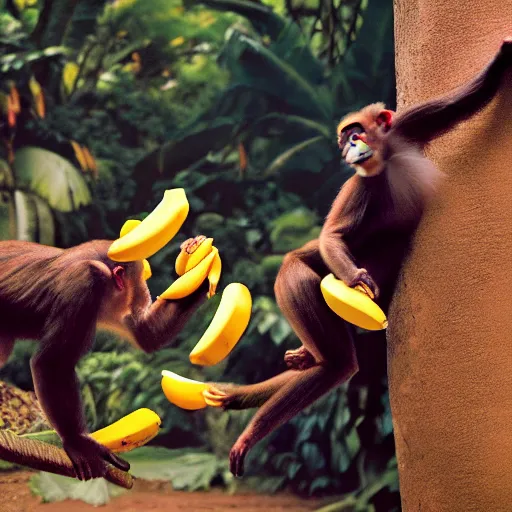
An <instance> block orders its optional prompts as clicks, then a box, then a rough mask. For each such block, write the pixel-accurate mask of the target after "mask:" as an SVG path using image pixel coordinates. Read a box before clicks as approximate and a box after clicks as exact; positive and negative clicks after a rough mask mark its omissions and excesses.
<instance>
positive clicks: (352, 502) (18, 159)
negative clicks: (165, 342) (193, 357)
mask: <svg viewBox="0 0 512 512" xmlns="http://www.w3.org/2000/svg"><path fill="white" fill-rule="evenodd" d="M0 7H1V11H0V13H1V14H0V112H1V114H0V135H1V142H2V143H1V144H0V239H9V238H21V239H26V240H34V241H38V242H41V243H46V244H53V245H58V246H61V247H68V246H71V245H75V244H78V243H81V242H84V241H86V240H89V239H92V238H116V237H117V235H118V232H119V229H120V227H121V226H122V224H123V223H124V221H125V220H126V219H127V218H139V219H140V218H143V217H144V215H146V214H147V212H149V211H151V210H152V208H153V207H154V206H155V205H156V204H157V203H158V202H159V201H160V200H161V198H162V194H163V191H164V190H166V189H169V188H174V187H184V188H185V189H186V192H187V196H188V199H189V202H190V207H191V208H190V214H189V217H188V219H187V221H186V223H185V224H184V226H183V228H182V230H181V232H180V233H179V235H177V236H176V237H175V239H174V240H173V241H172V242H171V243H170V244H169V245H168V246H167V247H166V248H165V249H164V250H162V251H160V253H158V254H157V255H155V256H154V257H153V258H151V260H150V261H151V265H152V268H153V277H152V279H151V280H150V281H149V283H148V284H149V287H150V289H151V292H152V295H153V296H156V295H158V293H159V292H162V291H163V290H164V289H165V288H166V287H167V286H168V285H169V283H170V282H171V281H172V280H173V279H174V278H175V274H174V260H175V257H176V255H177V253H178V250H179V249H178V248H179V245H180V243H181V242H182V241H183V240H184V239H186V238H188V237H190V236H194V235H196V234H199V233H202V234H206V235H207V236H212V237H214V238H215V245H216V246H217V247H219V249H220V253H221V256H222V258H223V271H224V273H223V277H222V280H221V286H220V290H219V291H220V292H221V291H222V288H223V287H224V286H226V285H227V284H228V283H230V282H233V281H237V282H242V283H245V284H246V285H247V286H248V287H249V288H250V290H251V293H252V296H253V300H254V307H253V314H252V320H251V323H250V326H249V329H248V331H247V332H246V334H245V336H244V337H243V339H242V341H241V342H240V343H239V345H238V346H237V348H236V349H235V350H234V351H233V353H232V354H231V356H230V357H229V359H228V360H227V361H225V362H223V363H222V364H220V365H218V366H217V367H214V368H210V369H202V368H199V367H193V366H192V365H191V364H190V363H189V361H188V353H189V351H190V350H191V348H192V347H193V346H194V344H195V343H196V342H197V341H198V339H199V337H200V336H201V334H202V333H203V332H204V330H205V328H206V326H207V325H208V323H209V321H210V320H211V318H212V316H213V313H214V311H215V309H216V307H217V305H218V301H219V295H218V296H217V297H215V298H214V299H212V300H211V301H208V303H207V304H205V306H204V307H202V308H201V310H200V311H199V313H198V314H197V316H196V319H195V321H194V322H192V323H191V324H190V325H189V326H187V328H186V329H185V330H184V331H183V332H182V333H181V335H180V336H179V342H178V344H177V346H176V347H174V348H168V349H165V350H162V351H160V352H159V353H158V354H155V355H150V356H149V355H145V354H143V353H141V352H137V351H135V350H133V349H132V348H130V347H128V346H127V345H126V344H123V343H121V342H119V340H117V339H115V338H114V337H112V336H111V335H106V334H104V333H99V334H98V336H97V340H96V343H95V346H94V350H93V352H91V353H90V354H89V355H88V356H86V357H85V358H84V359H83V360H82V361H81V363H80V366H79V369H78V371H79V376H80V381H81V384H82V387H83V394H84V399H85V406H86V410H87V417H88V421H89V427H90V428H91V429H96V428H99V427H101V426H104V425H106V424H107V423H110V422H112V421H115V420H117V419H119V418H120V417H121V416H123V415H125V414H127V413H129V412H131V411H132V410H134V409H136V408H139V407H149V408H151V409H153V410H155V411H156V412H157V413H158V414H159V415H160V416H161V417H162V419H163V429H162V432H161V434H160V435H159V436H158V437H157V438H156V440H155V441H154V442H153V443H152V444H153V445H156V444H158V445H163V446H165V447H166V448H170V449H173V450H172V451H162V450H156V449H154V451H153V452H151V450H150V449H149V448H148V449H147V450H146V451H145V452H144V453H145V456H146V457H147V458H149V460H150V461H151V460H152V459H151V457H153V459H154V466H155V467H160V466H159V465H158V464H157V461H158V460H164V459H165V457H168V458H169V457H170V458H169V459H165V460H171V459H172V461H174V462H172V461H171V462H172V464H175V466H174V467H176V468H178V469H179V468H185V469H182V470H178V471H177V472H174V473H173V472H172V471H170V472H168V474H166V476H167V477H168V478H169V479H170V480H171V481H172V482H173V485H175V487H177V488H184V489H198V488H208V487H209V486H210V485H215V484H217V485H225V486H227V487H232V486H234V485H235V483H234V482H233V480H232V479H231V478H230V475H229V472H228V471H227V454H228V452H229V448H230V446H231V444H232V443H233V441H234V440H235V439H236V437H237V435H238V434H239V433H240V432H241V431H242V429H243V427H244V425H245V424H246V423H247V421H248V419H249V418H250V416H251V414H252V413H253V411H245V412H230V413H227V412H220V411H217V410H212V409H207V410H203V411H198V412H193V413H191V412H186V411H182V410H180V409H178V408H176V407H174V406H172V405H171V404H169V402H167V400H166V399H165V397H164V395H163V393H162V392H161V387H160V371H161V370H162V369H168V370H172V371H175V372H177V373H179V374H182V375H184V376H188V377H191V378H196V379H199V380H213V379H215V380H223V381H232V382H236V383H252V382H257V381H261V380H263V379H266V378H268V377H270V376H272V375H275V374H276V373H278V372H281V371H283V370H284V364H283V355H284V352H285V350H287V349H289V348H295V347H297V346H298V344H299V342H298V340H297V338H296V336H295V335H294V333H293V332H291V330H290V327H289V325H288V323H287V322H286V321H285V320H284V318H283V317H282V315H281V314H280V312H279V310H278V308H277V306H276V303H275V299H274V295H273V282H274V279H275V276H276V272H277V270H278V268H279V266H280V264H281V261H282V257H283V255H284V254H285V253H286V252H287V251H289V250H291V249H294V248H296V247H299V246H301V245H302V244H304V243H305V242H306V241H308V240H310V239H312V238H315V237H316V236H317V235H318V232H319V230H320V227H321V224H322V219H323V218H324V216H325V214H326V213H327V211H328V210H329V207H330V205H331V202H332V200H333V198H334V197H335V195H336V193H337V191H338V189H339V187H340V186H341V185H342V184H343V182H344V180H346V178H347V177H348V176H349V172H348V169H345V168H344V167H343V166H342V165H341V164H340V158H339V153H338V150H337V146H336V135H335V127H336V123H337V121H338V120H339V119H340V117H341V116H343V115H344V114H346V113H347V112H349V111H352V110H354V109H357V108H359V107H361V106H363V105H365V104H368V103H370V102H373V101H384V102H385V103H386V104H387V105H388V107H390V108H394V101H395V84H394V67H393V60H394V54H393V18H392V15H393V10H392V1H391V0H265V1H259V0H205V1H204V2H194V1H191V0H188V1H187V0H151V1H143V0H116V1H110V2H106V1H104V0H94V1H91V0H88V1H85V0H54V1H48V0H47V1H43V0H3V1H0ZM358 347H359V351H360V353H359V358H360V365H361V371H360V373H359V374H358V375H356V376H355V377H354V378H353V379H352V380H351V381H350V383H348V384H345V385H343V386H341V387H340V388H339V389H336V390H335V391H333V392H331V393H330V394H329V395H327V396H325V397H324V398H323V399H321V400H319V401H318V402H317V403H316V404H314V405H313V406H312V407H310V408H309V409H307V410H306V411H305V412H304V413H301V414H300V415H299V416H297V417H296V418H295V419H293V420H292V421H290V422H289V423H288V424H287V425H284V426H283V427H281V428H280V429H279V430H278V431H277V432H275V433H274V434H273V435H271V436H270V437H269V438H268V439H267V440H265V441H264V442H262V443H260V444H259V445H258V446H257V448H256V449H255V450H254V452H253V454H252V455H251V456H250V458H249V463H248V469H249V474H248V477H247V478H246V479H245V481H246V482H249V483H250V484H251V485H253V486H255V487H257V488H259V489H261V490H263V491H264V492H273V491H275V490H278V489H282V488H285V487H288V488H291V489H293V490H294V491H295V492H297V493H299V494H303V495H343V496H342V501H341V502H339V503H338V504H337V505H336V506H337V507H338V508H336V510H368V511H370V510H376V511H395V510H399V495H398V484H397V474H396V460H395V457H394V444H393V435H392V424H391V416H390V410H389V403H388V397H387V385H386V353H385V344H384V338H383V337H382V335H379V336H376V335H375V334H370V333H364V332H361V333H360V334H359V336H358ZM32 350H33V346H32V344H31V343H29V342H21V343H19V344H18V345H17V347H16V349H15V354H14V355H13V357H12V358H11V360H10V361H9V363H8V364H7V366H6V367H4V368H3V369H2V370H1V371H0V379H2V380H5V381H7V382H10V383H12V384H14V385H16V386H19V387H21V388H23V389H32V381H31V377H30V373H29V366H28V359H29V357H30V354H31V353H32ZM171 455H172V457H171ZM171 462H169V463H168V467H170V466H169V464H171ZM177 475H179V481H177ZM343 507H347V508H343ZM330 510H335V509H334V508H331V509H330Z"/></svg>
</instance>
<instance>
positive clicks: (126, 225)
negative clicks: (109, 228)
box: [119, 219, 142, 237]
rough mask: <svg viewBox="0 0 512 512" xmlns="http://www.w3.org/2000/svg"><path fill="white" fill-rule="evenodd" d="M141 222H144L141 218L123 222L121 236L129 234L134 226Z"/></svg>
mask: <svg viewBox="0 0 512 512" xmlns="http://www.w3.org/2000/svg"><path fill="white" fill-rule="evenodd" d="M141 222H142V221H141V220H136V219H130V220H127V221H126V222H125V223H124V224H123V227H122V228H121V231H120V233H119V236H120V237H122V236H124V235H127V234H128V233H129V232H130V231H131V230H132V229H133V228H136V227H137V226H138V225H139V224H140V223H141Z"/></svg>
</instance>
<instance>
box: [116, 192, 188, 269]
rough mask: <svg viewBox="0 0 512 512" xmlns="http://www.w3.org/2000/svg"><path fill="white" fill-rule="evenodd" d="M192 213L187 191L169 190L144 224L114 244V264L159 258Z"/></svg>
mask: <svg viewBox="0 0 512 512" xmlns="http://www.w3.org/2000/svg"><path fill="white" fill-rule="evenodd" d="M188 211H189V204H188V200H187V196H186V194H185V190H183V189H182V188H175V189H172V190H166V191H165V193H164V197H163V199H162V201H160V204H158V206H157V207H156V208H155V209H154V210H153V211H152V212H151V213H150V214H149V215H148V216H147V217H146V218H145V219H144V220H143V221H142V222H141V223H140V224H138V225H136V226H135V227H133V229H131V231H129V232H128V233H127V234H126V235H124V236H122V237H120V238H118V239H117V240H116V241H114V243H113V244H112V245H111V246H110V248H109V251H108V257H109V258H110V259H111V260H114V261H135V260H143V259H144V258H148V257H149V256H151V255H153V254H155V253H156V252H157V251H159V250H160V249H161V248H162V247H163V246H164V245H166V244H167V243H168V242H169V241H170V240H171V239H172V238H173V237H174V235H175V234H176V233H177V232H178V231H179V229H180V228H181V226H182V224H183V222H184V221H185V219H186V218H187V215H188Z"/></svg>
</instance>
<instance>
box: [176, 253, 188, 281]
mask: <svg viewBox="0 0 512 512" xmlns="http://www.w3.org/2000/svg"><path fill="white" fill-rule="evenodd" d="M189 257H190V254H189V253H188V252H187V251H183V250H182V251H180V253H179V254H178V257H177V258H176V263H175V265H174V269H175V270H176V274H178V275H179V276H182V275H183V274H184V273H185V268H186V266H187V261H188V259H189Z"/></svg>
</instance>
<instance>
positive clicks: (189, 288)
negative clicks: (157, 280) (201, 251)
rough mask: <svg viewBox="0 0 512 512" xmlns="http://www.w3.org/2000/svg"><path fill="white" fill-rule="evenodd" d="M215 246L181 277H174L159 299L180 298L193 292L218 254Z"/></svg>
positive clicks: (206, 274)
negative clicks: (174, 279)
mask: <svg viewBox="0 0 512 512" xmlns="http://www.w3.org/2000/svg"><path fill="white" fill-rule="evenodd" d="M218 252H219V251H218V250H217V248H216V247H213V248H212V252H211V253H210V254H208V256H206V258H205V259H204V260H203V261H201V262H200V263H199V264H198V265H196V266H195V267H194V268H193V269H192V270H189V271H188V272H185V274H183V275H182V276H181V277H179V278H178V279H176V281H174V283H172V284H171V286H169V288H167V290H165V292H164V293H162V294H161V295H160V298H161V299H182V298H183V297H187V296H188V295H190V294H192V293H194V292H195V291H196V290H197V289H198V288H199V287H200V286H201V284H202V283H203V281H204V280H205V279H206V277H207V276H208V273H209V272H210V267H211V266H212V263H213V260H214V259H215V255H216V254H218Z"/></svg>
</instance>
